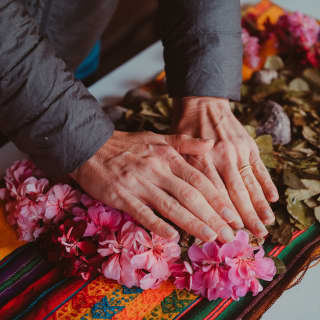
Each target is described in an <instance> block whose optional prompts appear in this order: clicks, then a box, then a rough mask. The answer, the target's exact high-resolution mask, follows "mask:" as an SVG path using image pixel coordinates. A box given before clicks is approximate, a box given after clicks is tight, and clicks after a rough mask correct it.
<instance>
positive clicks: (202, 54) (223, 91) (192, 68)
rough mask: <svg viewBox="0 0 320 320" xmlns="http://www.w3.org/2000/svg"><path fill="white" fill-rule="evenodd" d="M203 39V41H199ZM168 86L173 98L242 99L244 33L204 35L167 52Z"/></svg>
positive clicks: (189, 39) (172, 47)
mask: <svg viewBox="0 0 320 320" xmlns="http://www.w3.org/2000/svg"><path fill="white" fill-rule="evenodd" d="M199 37H201V39H199ZM164 57H165V62H166V64H165V70H166V75H167V86H168V91H169V94H170V96H172V97H188V96H199V97H219V98H228V99H232V100H240V88H241V83H242V42H241V34H240V33H236V34H221V33H212V34H201V35H199V36H197V37H195V38H191V37H188V39H186V41H185V42H183V43H179V44H175V45H168V46H166V47H165V50H164Z"/></svg>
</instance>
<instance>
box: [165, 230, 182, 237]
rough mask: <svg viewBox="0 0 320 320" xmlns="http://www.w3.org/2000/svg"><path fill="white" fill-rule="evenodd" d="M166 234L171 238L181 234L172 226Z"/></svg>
mask: <svg viewBox="0 0 320 320" xmlns="http://www.w3.org/2000/svg"><path fill="white" fill-rule="evenodd" d="M166 234H167V236H168V238H169V239H174V238H175V237H177V236H178V235H179V233H178V231H177V230H174V229H171V228H170V229H167V230H166Z"/></svg>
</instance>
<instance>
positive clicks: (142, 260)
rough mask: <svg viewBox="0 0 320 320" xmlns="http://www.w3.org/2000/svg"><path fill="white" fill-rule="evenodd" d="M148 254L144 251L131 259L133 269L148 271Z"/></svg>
mask: <svg viewBox="0 0 320 320" xmlns="http://www.w3.org/2000/svg"><path fill="white" fill-rule="evenodd" d="M149 256H150V252H149V251H146V252H144V253H141V254H137V255H135V256H133V257H132V259H131V264H132V266H133V267H134V268H135V269H148V263H149V261H148V260H149Z"/></svg>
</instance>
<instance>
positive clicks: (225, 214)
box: [221, 208, 237, 222]
mask: <svg viewBox="0 0 320 320" xmlns="http://www.w3.org/2000/svg"><path fill="white" fill-rule="evenodd" d="M221 216H222V218H223V219H224V220H226V221H227V222H233V221H234V220H235V219H236V217H237V216H236V214H235V213H234V212H233V211H232V210H231V209H229V208H224V209H223V210H222V211H221Z"/></svg>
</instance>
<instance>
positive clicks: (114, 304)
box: [0, 0, 320, 320]
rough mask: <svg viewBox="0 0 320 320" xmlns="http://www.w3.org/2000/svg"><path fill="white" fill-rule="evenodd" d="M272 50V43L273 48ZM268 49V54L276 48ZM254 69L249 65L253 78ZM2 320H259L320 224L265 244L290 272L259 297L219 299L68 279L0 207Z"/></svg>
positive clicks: (307, 252)
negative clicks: (283, 241) (27, 240)
mask: <svg viewBox="0 0 320 320" xmlns="http://www.w3.org/2000/svg"><path fill="white" fill-rule="evenodd" d="M249 10H250V12H251V13H252V14H254V15H255V16H256V17H259V21H260V23H261V24H263V22H264V21H265V19H266V18H270V19H271V20H276V19H277V18H278V17H279V16H280V15H281V14H282V13H283V11H282V10H281V8H279V7H278V6H275V5H274V4H272V3H271V2H270V1H267V0H264V1H261V2H260V4H259V5H257V6H255V7H253V8H251V9H249ZM270 48H271V47H270ZM270 48H267V50H266V51H265V53H264V54H265V55H266V56H267V55H270V51H268V50H272V49H270ZM252 72H253V70H251V69H249V68H248V67H246V66H244V69H243V74H244V78H245V79H247V78H249V77H250V76H251V74H252ZM0 234H1V237H0V259H1V260H0V319H1V320H6V319H17V320H18V319H25V320H27V319H30V320H31V319H32V320H38V319H59V320H62V319H64V320H67V319H68V320H71V319H79V320H86V319H113V320H131V319H132V320H133V319H135V320H160V319H161V320H162V319H163V320H167V319H190V320H191V319H192V320H204V319H206V320H209V319H219V320H227V319H230V320H231V319H232V320H234V319H258V318H259V317H260V316H261V315H262V314H263V312H264V311H265V310H266V309H267V308H268V306H270V304H271V303H272V302H273V301H274V300H275V299H277V298H278V297H279V296H280V295H281V293H282V292H283V290H284V289H285V288H286V287H287V286H288V284H289V283H290V282H291V281H292V279H294V278H295V276H296V275H297V273H298V272H299V271H300V270H301V269H302V268H303V267H304V265H305V264H306V263H308V261H309V258H310V257H312V256H314V255H315V249H317V248H318V247H319V246H320V225H319V224H315V225H313V226H312V227H310V228H309V229H308V230H305V231H299V232H296V233H295V234H294V236H293V237H292V239H291V241H290V243H289V244H288V245H287V246H280V245H273V244H271V243H266V244H265V245H264V247H265V250H266V252H267V253H268V254H269V255H270V256H274V257H280V258H281V259H282V260H283V261H284V262H285V264H286V266H287V272H286V273H285V274H283V275H278V276H277V277H276V278H275V279H274V280H273V281H272V282H269V283H263V285H264V288H265V289H264V290H263V291H262V292H261V293H260V294H259V295H258V296H256V297H252V296H246V297H245V298H242V299H240V300H239V301H232V300H231V299H225V300H222V299H218V300H215V301H211V302H209V301H208V300H206V299H204V298H201V297H199V296H196V295H194V294H192V293H190V292H187V291H185V290H177V289H175V287H174V286H173V284H172V283H170V282H165V283H163V284H162V285H161V286H160V287H159V288H158V289H154V290H145V291H142V290H141V289H136V288H133V289H128V288H126V287H123V286H121V285H118V284H117V283H115V282H113V281H109V280H106V279H105V278H104V277H103V276H97V277H96V278H94V279H90V280H89V281H84V280H82V279H79V278H65V277H64V276H63V270H60V269H59V267H58V266H55V265H51V264H49V263H48V262H47V261H46V259H45V258H44V257H42V256H41V254H40V253H39V252H40V250H39V249H38V248H37V245H36V244H32V243H29V244H25V243H23V242H21V241H18V240H17V236H16V234H15V231H14V230H12V228H11V227H10V226H9V225H8V224H7V223H6V220H5V216H4V212H3V210H2V209H0Z"/></svg>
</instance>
